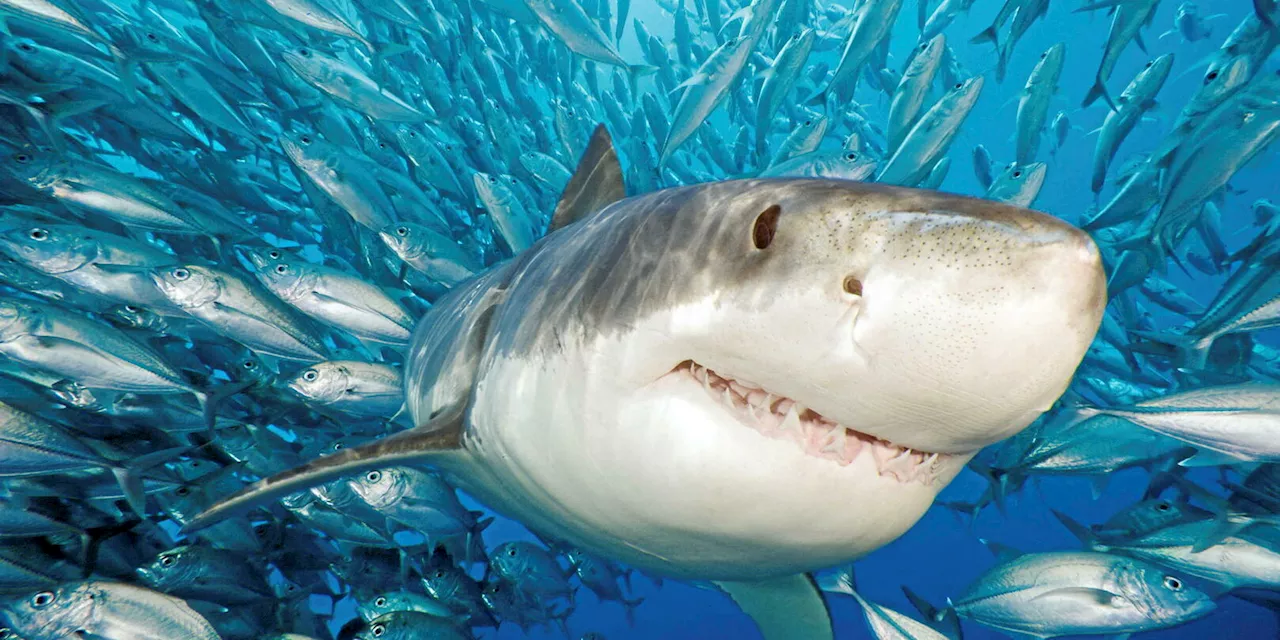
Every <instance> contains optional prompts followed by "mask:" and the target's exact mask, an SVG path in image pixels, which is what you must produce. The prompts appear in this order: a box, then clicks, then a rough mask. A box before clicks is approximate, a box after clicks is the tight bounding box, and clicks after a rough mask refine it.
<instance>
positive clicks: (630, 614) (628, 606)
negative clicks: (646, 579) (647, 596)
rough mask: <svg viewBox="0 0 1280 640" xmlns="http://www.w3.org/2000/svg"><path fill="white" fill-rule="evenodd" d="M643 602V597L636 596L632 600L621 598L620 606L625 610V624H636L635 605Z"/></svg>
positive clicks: (632, 625) (630, 625) (631, 625)
mask: <svg viewBox="0 0 1280 640" xmlns="http://www.w3.org/2000/svg"><path fill="white" fill-rule="evenodd" d="M643 602H644V598H636V599H634V600H625V599H624V600H623V601H622V607H623V609H625V610H626V615H627V626H629V627H634V626H636V607H638V606H640V605H641V604H642V603H643Z"/></svg>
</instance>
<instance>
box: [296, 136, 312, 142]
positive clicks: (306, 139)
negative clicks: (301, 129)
mask: <svg viewBox="0 0 1280 640" xmlns="http://www.w3.org/2000/svg"><path fill="white" fill-rule="evenodd" d="M298 142H301V143H302V144H311V136H308V135H305V134H304V135H301V136H298Z"/></svg>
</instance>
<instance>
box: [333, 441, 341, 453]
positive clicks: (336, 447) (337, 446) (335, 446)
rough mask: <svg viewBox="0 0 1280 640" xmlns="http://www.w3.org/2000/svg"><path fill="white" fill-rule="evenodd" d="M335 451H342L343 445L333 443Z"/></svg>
mask: <svg viewBox="0 0 1280 640" xmlns="http://www.w3.org/2000/svg"><path fill="white" fill-rule="evenodd" d="M333 450H334V451H342V443H341V442H335V443H333Z"/></svg>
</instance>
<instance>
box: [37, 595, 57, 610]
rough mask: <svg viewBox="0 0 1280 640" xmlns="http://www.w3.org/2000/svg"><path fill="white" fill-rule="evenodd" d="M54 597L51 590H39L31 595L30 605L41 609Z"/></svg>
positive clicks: (51, 601)
mask: <svg viewBox="0 0 1280 640" xmlns="http://www.w3.org/2000/svg"><path fill="white" fill-rule="evenodd" d="M55 598H56V596H54V595H53V592H52V591H41V592H40V593H37V594H36V595H34V596H32V597H31V606H33V607H35V608H37V609H43V608H45V607H47V606H49V605H50V604H53V601H54V599H55Z"/></svg>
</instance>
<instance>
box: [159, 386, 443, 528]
mask: <svg viewBox="0 0 1280 640" xmlns="http://www.w3.org/2000/svg"><path fill="white" fill-rule="evenodd" d="M465 415H466V406H465V405H462V406H454V407H450V408H448V409H446V410H442V411H440V412H438V413H437V414H436V415H434V416H432V418H431V419H430V420H429V421H428V422H427V423H426V424H423V425H421V426H418V427H414V428H413V429H409V430H408V431H401V432H400V433H396V434H394V435H390V436H387V437H385V438H383V439H381V440H375V441H373V442H369V443H366V444H363V445H361V446H358V447H353V448H350V449H343V450H342V451H340V452H338V453H335V454H332V455H327V456H324V457H323V458H319V459H317V460H313V461H311V462H309V463H307V464H304V465H302V466H301V467H296V468H294V469H290V470H288V471H284V472H282V473H278V474H276V475H274V476H271V477H270V478H266V479H264V480H259V481H258V482H255V483H254V484H252V485H250V486H248V487H246V488H245V489H242V490H241V491H239V492H237V493H234V494H232V495H231V496H229V497H226V498H223V499H222V500H219V501H218V502H217V503H216V504H214V505H213V506H212V507H209V508H208V509H207V510H205V511H204V512H203V513H201V514H200V515H198V516H196V517H195V518H193V519H191V521H189V522H188V523H187V525H186V526H185V527H184V530H185V531H187V532H191V531H196V530H199V529H203V528H205V527H208V526H210V525H212V524H215V523H217V522H220V521H222V520H225V519H227V518H229V517H232V516H235V515H239V514H242V513H244V512H245V511H248V510H250V509H252V508H254V507H257V506H261V505H263V504H265V503H267V502H270V501H272V500H276V499H278V498H282V497H284V496H287V495H289V494H291V493H294V492H296V491H301V490H303V489H307V488H309V487H313V486H315V485H317V484H320V483H322V482H326V481H328V480H332V479H335V478H340V477H343V476H346V475H350V474H353V473H360V472H362V471H367V470H370V469H378V468H381V467H388V466H395V465H397V464H403V463H412V462H427V461H430V460H431V459H433V458H438V457H439V456H440V455H441V454H445V453H448V452H453V451H458V450H460V449H461V448H462V428H463V423H464V419H465Z"/></svg>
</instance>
